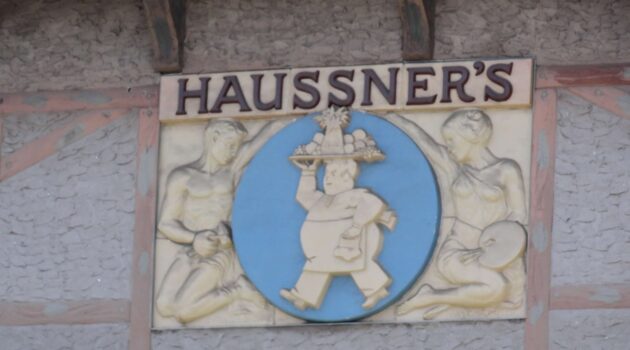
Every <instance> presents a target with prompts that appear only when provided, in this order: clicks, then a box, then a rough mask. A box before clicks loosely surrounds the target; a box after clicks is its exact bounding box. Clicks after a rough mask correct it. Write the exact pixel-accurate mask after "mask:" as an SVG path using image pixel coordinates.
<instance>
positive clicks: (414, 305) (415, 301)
mask: <svg viewBox="0 0 630 350" xmlns="http://www.w3.org/2000/svg"><path fill="white" fill-rule="evenodd" d="M434 292H435V289H433V287H431V286H430V285H428V284H423V285H421V286H420V289H418V291H417V292H416V294H414V295H413V296H411V297H410V298H409V299H407V300H406V301H405V302H404V303H402V304H400V306H398V308H397V309H396V313H397V314H399V315H404V314H408V313H410V312H411V311H413V310H415V309H418V308H421V307H424V306H426V305H423V303H422V302H421V300H422V298H423V297H424V296H425V295H431V294H433V293H434Z"/></svg>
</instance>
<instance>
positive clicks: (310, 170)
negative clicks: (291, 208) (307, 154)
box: [293, 160, 324, 210]
mask: <svg viewBox="0 0 630 350" xmlns="http://www.w3.org/2000/svg"><path fill="white" fill-rule="evenodd" d="M293 163H294V164H295V165H297V166H298V167H299V168H300V169H302V174H301V175H300V183H299V184H298V188H297V193H296V194H295V199H296V200H297V201H298V203H300V205H301V206H302V208H304V209H305V210H309V209H310V208H311V207H312V206H313V205H314V204H315V202H317V201H318V200H319V199H320V198H321V197H322V196H323V195H324V193H323V192H321V191H318V190H317V177H316V172H317V167H318V165H319V160H315V161H312V163H310V164H307V163H305V162H304V161H293Z"/></svg>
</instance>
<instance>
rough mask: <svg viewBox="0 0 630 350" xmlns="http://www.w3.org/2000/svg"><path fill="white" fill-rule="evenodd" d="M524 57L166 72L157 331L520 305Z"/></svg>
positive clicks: (407, 316)
mask: <svg viewBox="0 0 630 350" xmlns="http://www.w3.org/2000/svg"><path fill="white" fill-rule="evenodd" d="M531 91H532V60H530V59H500V60H483V61H481V60H480V61H470V62H469V61H454V62H436V63H422V64H416V63H414V64H407V63H404V64H388V65H375V66H358V67H333V68H329V67H326V68H305V69H291V70H276V71H261V72H238V73H220V74H202V75H181V76H165V77H163V78H162V83H161V93H160V120H161V122H162V126H161V142H160V167H159V171H160V174H159V179H160V181H159V189H158V190H159V191H158V193H159V199H158V200H159V203H158V204H159V205H158V208H159V212H158V223H157V232H156V258H155V259H156V260H155V270H154V272H155V273H154V276H155V287H154V288H155V289H154V315H153V325H154V328H157V329H171V328H186V327H193V328H194V327H197V328H199V327H241V326H274V325H299V324H304V323H306V322H349V321H355V322H417V321H425V320H473V319H475V320H476V319H505V318H523V317H524V316H525V285H524V284H525V280H526V278H525V262H524V256H525V247H526V241H527V232H528V227H527V224H528V217H529V214H528V212H527V208H528V201H529V182H530V179H529V169H530V149H531V122H532V119H531V118H532V113H531Z"/></svg>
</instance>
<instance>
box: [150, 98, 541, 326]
mask: <svg viewBox="0 0 630 350" xmlns="http://www.w3.org/2000/svg"><path fill="white" fill-rule="evenodd" d="M484 111H485V112H486V113H487V115H488V116H489V117H490V119H491V122H492V126H493V132H492V136H491V138H490V141H489V143H488V148H489V150H490V151H491V152H492V153H493V154H494V155H496V157H498V158H509V159H513V160H514V161H515V162H516V163H517V164H518V165H519V166H520V169H521V172H522V176H523V183H524V195H525V208H529V183H530V178H529V171H530V152H531V122H532V118H531V110H529V109H486V110H484ZM452 112H453V111H432V112H407V113H404V114H401V116H402V117H404V118H405V120H408V121H411V122H413V124H414V125H417V126H420V127H421V128H422V129H423V130H425V131H426V133H427V134H428V135H430V136H431V137H432V138H433V139H434V141H435V142H437V143H438V144H442V145H444V144H445V141H444V139H443V137H442V134H441V131H440V130H441V128H442V125H443V124H444V122H445V120H446V119H447V118H448V117H449V116H450V115H451V113H452ZM379 115H382V116H384V115H385V114H384V113H382V114H379ZM278 120H281V121H280V122H276V125H275V126H273V127H272V128H275V129H279V128H281V127H282V125H286V123H288V122H290V121H291V120H292V119H288V118H284V119H282V118H275V119H274V121H278ZM390 121H391V120H390ZM271 122H273V121H271ZM271 122H270V121H269V120H246V121H241V123H242V125H243V126H244V127H245V128H246V129H247V136H246V138H245V140H244V141H245V142H247V141H251V139H252V138H254V137H255V135H256V134H257V133H258V132H259V131H260V130H261V129H263V128H264V127H265V125H267V124H269V123H271ZM207 124H208V122H207V121H194V122H181V123H168V124H162V128H161V138H160V165H159V191H158V197H159V198H158V200H159V202H158V210H159V211H158V222H159V218H160V216H161V215H162V211H161V208H162V205H163V201H164V193H165V190H166V182H167V177H168V175H169V174H170V173H171V172H172V171H173V170H175V169H176V168H178V167H181V166H184V165H186V164H190V163H192V162H194V161H196V160H197V159H199V158H200V156H201V155H202V150H203V139H204V130H205V128H206V125H207ZM394 124H396V125H398V124H397V123H394ZM398 126H399V127H400V126H401V125H398ZM269 128H270V127H269V126H268V127H267V129H269ZM402 129H405V128H404V127H403V128H402ZM405 131H407V132H408V130H405ZM267 132H268V135H263V137H262V138H264V139H265V140H266V139H268V138H269V137H270V136H269V135H270V134H271V133H273V132H275V130H273V132H269V130H267ZM259 141H260V140H259ZM288 147H293V146H292V145H290V146H288ZM447 186H450V185H449V184H448V183H445V181H442V182H440V190H441V192H442V194H443V196H442V199H443V201H444V202H443V203H442V216H443V219H442V223H441V230H440V235H439V238H438V243H437V245H436V249H435V251H434V253H433V258H432V260H431V263H430V265H429V266H427V268H426V269H425V271H424V273H423V274H422V276H421V278H420V279H419V281H418V282H417V283H416V284H415V286H414V287H413V288H411V289H410V291H409V292H408V293H407V295H405V296H403V297H402V298H401V299H400V300H399V301H398V302H397V303H396V304H395V305H393V306H392V307H389V308H388V309H386V310H384V311H382V312H380V313H378V314H376V315H374V316H372V317H369V318H367V319H365V320H363V321H362V322H417V321H424V320H431V319H435V320H465V319H497V318H522V317H524V316H525V303H524V298H525V295H524V291H525V289H524V288H525V285H524V283H525V270H524V258H523V257H524V254H523V253H521V254H520V255H519V258H518V259H517V260H520V261H522V263H523V264H522V266H521V267H516V268H512V269H511V271H509V273H508V272H506V271H503V272H501V273H502V274H503V275H508V276H507V277H506V280H507V283H508V287H509V288H508V289H509V294H510V295H509V296H507V298H510V297H512V298H513V297H514V295H520V298H521V300H522V302H521V303H520V304H518V305H506V304H505V303H503V302H496V303H493V302H489V304H492V305H490V306H484V307H479V306H468V307H465V306H464V307H462V306H457V305H445V304H438V306H441V307H436V306H435V305H432V306H430V307H417V308H415V307H408V308H411V310H410V311H407V312H406V313H402V312H401V305H404V304H405V303H407V302H408V301H409V300H413V299H414V298H413V297H414V296H415V295H417V294H423V291H420V293H418V290H419V289H421V286H423V285H427V284H428V285H430V286H431V288H434V289H435V290H437V291H439V290H440V289H453V288H458V287H462V286H466V284H465V283H464V284H461V283H460V284H453V283H452V282H451V281H449V280H448V279H447V278H445V277H444V276H443V274H442V273H440V271H439V269H438V268H437V265H438V264H437V260H439V258H438V255H439V251H440V247H441V245H443V243H444V241H445V240H447V238H448V236H449V233H450V232H451V228H452V226H453V222H454V221H456V219H455V218H454V217H455V216H456V213H455V209H454V205H453V201H452V199H451V198H449V197H450V196H449V195H448V193H449V191H450V190H449V188H447ZM232 194H233V192H232ZM444 194H447V195H444ZM526 215H528V213H527V214H526ZM526 222H527V220H525V223H526ZM183 246H185V245H182V244H177V243H174V242H173V241H171V240H169V239H168V238H166V237H165V236H164V235H163V234H161V233H159V232H158V233H157V234H156V245H155V251H156V254H155V256H156V258H155V275H154V276H155V277H154V278H155V285H154V301H155V300H157V299H158V294H159V289H160V287H161V285H162V282H163V280H164V277H165V275H166V274H167V270H168V269H169V267H170V266H171V264H172V263H173V261H174V260H175V258H176V256H177V254H178V252H181V250H182V247H183ZM229 249H233V248H229ZM233 257H234V259H235V260H237V258H236V255H235V254H234V255H233ZM516 264H517V265H518V262H516ZM235 265H236V270H237V273H242V269H240V265H238V263H236V264H235ZM221 288H224V289H223V290H218V292H219V293H224V292H225V287H224V286H218V288H217V289H221ZM241 288H248V289H251V290H252V291H254V293H255V289H254V288H253V287H252V286H251V285H245V286H241ZM425 289H426V288H425ZM228 292H229V291H228ZM237 294H238V293H237ZM260 298H261V300H263V299H262V297H260ZM254 299H255V298H254ZM464 299H465V298H464ZM411 304H413V303H411ZM221 305H223V306H221V307H218V308H216V309H215V310H213V311H212V312H209V313H208V314H207V315H205V316H203V317H200V318H198V319H196V320H192V321H188V322H185V323H182V322H180V321H178V319H177V317H172V316H171V317H165V316H164V315H162V314H161V313H160V312H159V311H158V308H157V307H156V306H155V305H154V312H153V327H154V328H156V329H172V328H183V327H185V328H206V327H235V326H238V327H243V326H269V325H295V324H301V323H303V321H301V320H298V319H296V318H293V317H291V316H288V315H286V314H284V313H283V312H281V311H280V310H277V309H275V308H274V307H272V306H271V305H270V304H269V303H266V302H263V303H262V304H261V303H260V302H255V301H252V297H251V296H248V297H246V298H241V297H240V296H239V295H235V296H233V297H230V298H229V300H228V301H227V302H222V303H221ZM411 306H413V305H411ZM434 308H437V309H438V310H433V312H434V313H435V315H431V310H432V309H434ZM436 311H437V312H436Z"/></svg>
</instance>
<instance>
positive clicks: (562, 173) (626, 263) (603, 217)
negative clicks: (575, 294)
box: [552, 91, 630, 285]
mask: <svg viewBox="0 0 630 350" xmlns="http://www.w3.org/2000/svg"><path fill="white" fill-rule="evenodd" d="M628 96H630V95H628ZM629 164H630V120H626V119H622V118H620V117H618V116H615V115H614V114H612V113H610V112H607V111H605V110H603V109H601V108H599V107H597V106H594V105H593V104H591V103H589V102H587V101H585V100H583V99H581V98H579V97H577V96H575V95H572V94H570V93H568V92H562V91H561V92H560V93H559V96H558V129H557V157H556V176H555V203H554V226H553V227H554V229H553V245H552V249H553V258H552V260H553V261H552V284H553V285H562V284H588V283H621V282H630V254H628V252H629V251H630V166H629Z"/></svg>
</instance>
